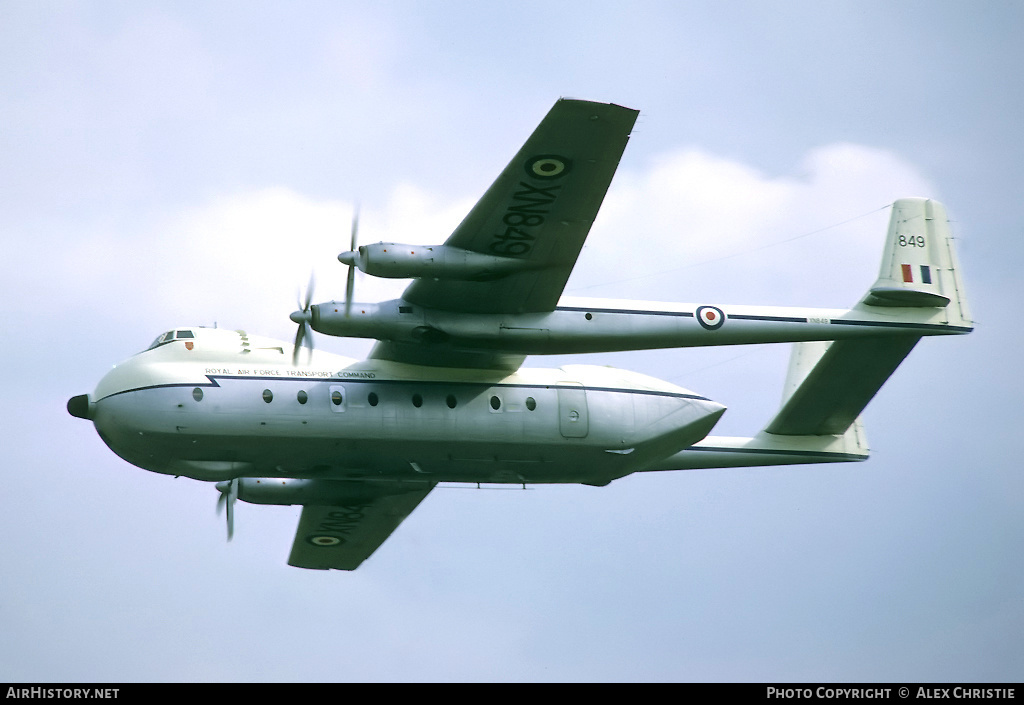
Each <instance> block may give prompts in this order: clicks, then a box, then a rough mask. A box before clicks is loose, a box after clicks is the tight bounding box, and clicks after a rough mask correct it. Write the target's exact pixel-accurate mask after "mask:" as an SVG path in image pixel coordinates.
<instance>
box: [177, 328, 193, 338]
mask: <svg viewBox="0 0 1024 705" xmlns="http://www.w3.org/2000/svg"><path fill="white" fill-rule="evenodd" d="M176 337H177V338H178V339H179V340H181V339H182V338H195V336H194V335H192V331H190V330H179V331H178V332H177V336H176Z"/></svg>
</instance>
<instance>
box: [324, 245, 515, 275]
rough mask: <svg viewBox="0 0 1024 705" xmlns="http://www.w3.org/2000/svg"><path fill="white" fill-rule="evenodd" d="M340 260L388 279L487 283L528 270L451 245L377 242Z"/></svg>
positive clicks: (511, 261) (512, 263)
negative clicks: (453, 280)
mask: <svg viewBox="0 0 1024 705" xmlns="http://www.w3.org/2000/svg"><path fill="white" fill-rule="evenodd" d="M338 260H339V261H341V262H343V263H345V264H348V265H355V266H356V267H358V268H359V269H360V270H361V271H363V272H366V273H367V274H370V275H372V276H375V277H383V278H386V279H414V278H426V279H460V280H469V281H488V280H491V279H498V278H500V277H504V276H506V275H508V274H511V273H512V272H515V271H519V270H522V269H525V268H526V266H527V264H526V263H525V262H523V261H522V260H518V259H513V258H511V257H497V256H495V255H485V254H481V253H479V252H471V251H469V250H463V249H462V248H460V247H449V246H448V245H402V244H400V243H395V242H378V243H376V244H374V245H363V246H361V247H360V248H359V249H358V251H354V252H342V253H341V254H340V255H338Z"/></svg>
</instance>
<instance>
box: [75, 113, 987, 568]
mask: <svg viewBox="0 0 1024 705" xmlns="http://www.w3.org/2000/svg"><path fill="white" fill-rule="evenodd" d="M637 114H638V113H637V111H635V110H630V109H627V108H624V107H620V106H618V105H610V104H601V103H592V102H586V101H580V100H559V101H558V102H557V103H556V104H555V106H554V107H553V108H552V109H551V111H550V112H549V113H548V115H547V116H546V117H545V118H544V120H543V121H542V122H541V123H540V125H539V126H538V127H537V129H536V130H535V131H534V133H533V134H532V135H531V136H530V138H529V139H528V140H527V141H526V144H525V145H523V147H522V149H520V150H519V152H518V153H517V154H516V155H515V157H514V158H513V159H512V161H511V162H510V163H509V165H508V166H507V167H506V168H505V170H504V171H503V172H502V173H501V174H500V175H499V176H498V178H497V180H496V181H495V182H494V184H493V185H492V186H491V187H490V188H489V189H488V190H487V192H486V193H485V194H484V196H483V197H482V198H481V199H480V201H479V202H478V203H477V204H476V205H475V206H474V207H473V208H472V210H471V211H470V212H469V214H468V215H467V216H466V218H465V220H463V221H462V223H461V224H460V225H459V226H458V228H456V230H455V232H454V233H452V235H451V236H450V237H449V238H448V240H447V241H446V242H445V243H444V244H443V245H437V246H434V247H423V246H418V245H416V246H413V245H402V244H396V243H377V244H373V245H366V246H362V247H356V245H355V225H354V224H353V238H352V240H353V243H352V248H351V250H350V251H348V252H344V253H342V254H341V255H339V257H338V259H339V260H341V262H342V263H344V264H346V265H348V284H347V291H346V297H345V299H344V300H343V301H329V302H325V303H320V304H316V305H311V302H312V287H310V288H309V289H307V292H306V297H305V302H304V304H303V305H302V308H301V310H298V311H296V312H294V313H293V314H291V318H292V320H293V321H295V322H296V323H298V326H299V327H298V331H297V334H296V337H295V340H294V342H293V343H287V342H283V341H277V340H269V339H266V338H261V337H257V336H255V335H249V334H248V333H246V332H244V331H229V330H222V329H217V328H204V327H198V326H183V327H179V328H175V329H173V330H170V331H167V332H166V333H163V334H162V335H160V336H158V337H157V339H156V340H155V341H153V344H152V345H151V346H150V347H149V348H148V349H146V350H145V351H143V352H141V353H139V354H137V355H135V356H134V357H132V358H130V359H129V360H127V361H126V362H124V363H122V364H120V365H117V366H116V367H115V368H114V369H113V370H112V371H111V372H110V373H109V374H107V375H106V376H105V377H104V378H103V379H102V380H101V381H100V383H99V385H98V386H97V387H96V390H95V391H94V392H93V393H92V394H85V395H80V396H76V397H73V398H72V399H70V400H69V401H68V404H67V408H68V411H69V412H70V413H71V414H72V415H73V416H77V417H80V418H84V419H90V420H92V422H93V424H94V425H95V427H96V430H97V432H98V433H99V435H100V438H102V439H103V441H104V442H105V443H106V444H107V445H108V446H109V447H110V449H111V450H113V451H114V452H115V453H117V455H119V456H120V457H122V458H124V459H125V460H127V461H128V462H129V463H132V464H134V465H137V466H139V467H141V468H144V469H146V470H151V471H153V472H158V473H164V474H168V475H185V476H187V477H192V478H195V479H197V480H205V481H212V482H217V488H218V489H219V490H220V492H221V496H220V498H219V501H220V502H223V504H226V506H227V512H228V513H227V521H228V535H229V538H230V535H231V531H232V527H233V521H234V519H233V511H232V510H233V506H234V503H235V501H236V500H238V499H241V500H243V501H246V502H252V503H255V504H277V505H294V504H299V505H302V507H303V509H302V516H301V519H300V520H299V526H298V531H297V534H296V536H295V541H294V544H293V547H292V551H291V556H290V559H289V563H290V564H291V565H293V566H298V567H302V568H315V569H330V568H336V569H341V570H353V569H355V568H356V567H357V566H358V565H359V564H360V563H362V562H363V561H364V560H365V559H366V558H367V557H369V556H370V554H372V553H373V552H374V551H375V550H376V549H377V547H378V546H380V545H381V544H382V543H383V542H384V540H385V539H386V538H387V537H388V536H389V535H390V534H391V533H392V532H393V531H394V530H395V529H396V528H397V527H398V525H399V524H400V523H401V521H402V520H403V519H404V518H405V517H406V516H407V515H408V514H409V513H410V512H412V510H413V509H414V508H415V507H416V505H418V504H419V503H420V502H421V501H422V500H423V499H424V498H425V497H426V496H427V495H428V494H429V493H430V491H431V489H433V488H434V486H435V485H436V484H437V483H439V482H456V483H459V482H464V483H515V484H522V485H524V486H525V485H526V484H528V483H529V484H532V483H538V484H539V483H583V484H588V485H606V484H608V483H609V482H611V481H612V480H615V479H617V478H620V477H623V476H625V475H629V474H631V473H635V472H639V471H655V470H684V469H690V468H719V467H737V466H751V465H782V464H795V463H828V462H843V461H858V460H865V459H866V458H867V456H868V449H867V445H866V441H865V437H864V432H863V429H862V427H861V424H860V421H859V415H860V413H861V411H862V410H863V409H864V407H865V406H866V405H867V403H868V401H870V399H871V398H872V397H873V396H874V395H875V393H876V392H877V391H878V389H879V388H880V387H881V385H882V384H883V382H885V380H886V379H887V378H888V377H889V375H890V374H892V372H893V371H894V370H895V369H896V367H897V366H898V365H899V364H900V362H901V361H902V360H903V358H904V357H906V355H907V354H908V353H909V352H910V350H911V349H912V348H913V347H914V345H915V344H916V343H917V341H918V340H920V338H921V337H922V336H931V335H949V334H959V333H969V332H970V331H971V330H972V327H973V323H972V322H971V318H970V314H969V313H968V310H967V306H966V301H965V297H964V293H963V286H962V283H961V280H960V275H959V272H958V270H957V265H956V260H955V255H954V252H953V242H952V239H951V234H950V228H949V224H948V221H947V218H946V214H945V210H944V209H943V207H942V205H940V204H939V203H937V202H935V201H931V200H927V199H920V198H908V199H902V200H899V201H896V202H895V203H894V204H893V206H892V218H891V221H890V224H889V231H888V238H887V241H886V244H885V249H884V252H883V257H882V267H881V272H880V274H879V277H878V279H877V281H875V283H874V284H873V285H872V286H871V287H870V289H868V291H867V293H866V294H865V295H864V297H863V298H862V299H861V300H860V302H859V303H857V304H856V305H855V306H853V308H851V309H849V310H833V309H804V308H772V307H764V306H726V305H715V304H712V303H710V302H708V303H703V304H669V303H650V302H632V303H630V302H622V301H609V300H586V299H561V298H560V297H561V294H562V289H563V287H564V286H565V283H566V280H567V279H568V277H569V273H570V272H571V271H572V268H573V265H574V264H575V262H576V258H577V256H578V255H579V252H580V248H581V247H582V246H583V242H584V240H585V239H586V237H587V233H588V232H589V231H590V227H591V224H592V223H593V222H594V218H595V217H596V216H597V212H598V209H599V208H600V206H601V202H602V200H603V199H604V195H605V192H606V191H607V189H608V186H609V184H610V182H611V179H612V175H613V174H614V173H615V170H616V168H617V166H618V163H619V159H620V158H621V156H622V153H623V150H624V149H625V147H626V141H627V140H628V138H629V133H630V130H631V129H632V127H633V123H634V121H635V120H636V117H637ZM356 268H358V269H359V270H361V271H363V272H365V273H366V274H369V275H373V276H377V277H395V278H410V279H412V280H413V281H412V283H411V284H410V285H409V286H408V288H407V289H406V290H405V293H404V294H403V295H402V297H401V298H400V299H396V300H393V301H385V302H381V303H369V304H366V303H357V302H353V301H352V282H353V275H354V270H355V269H356ZM312 331H317V332H319V333H322V334H325V335H335V336H353V337H361V338H371V339H376V340H377V341H379V342H378V343H377V344H376V346H375V347H374V348H373V351H372V352H371V353H370V356H369V358H368V359H366V360H364V361H356V360H352V359H348V358H343V357H340V356H337V355H333V354H329V353H325V352H323V351H320V350H313V349H312V345H311V335H312ZM787 341H788V342H794V343H795V345H794V348H793V353H792V357H791V361H790V367H789V373H788V378H787V380H786V387H785V389H786V391H785V401H784V403H783V404H782V406H781V408H780V409H779V411H778V413H777V414H776V415H775V417H774V418H773V419H771V420H770V421H769V422H768V424H767V425H766V426H765V427H764V429H763V430H761V431H760V432H759V433H757V434H756V435H754V436H753V437H751V438H732V437H717V436H710V435H708V434H709V433H710V431H711V430H712V428H713V427H714V426H715V423H716V422H717V421H718V419H719V417H720V416H721V415H722V413H723V412H724V411H725V407H724V406H722V405H721V404H719V403H717V402H715V401H712V400H711V399H708V398H705V397H703V396H700V395H699V394H696V393H694V392H691V391H689V390H687V389H683V388H681V387H678V386H675V385H673V384H669V383H668V382H664V381H661V380H658V379H654V378H651V377H648V376H645V375H641V374H637V373H635V372H628V371H625V370H617V369H611V368H607V367H596V366H585V365H571V366H566V367H562V368H559V369H531V368H521V367H520V365H521V363H522V362H523V359H524V358H525V357H526V356H527V355H548V354H557V353H588V352H599V351H613V350H641V349H652V348H676V347H688V346H697V345H702V346H706V345H738V344H745V343H767V342H787ZM307 348H308V349H307Z"/></svg>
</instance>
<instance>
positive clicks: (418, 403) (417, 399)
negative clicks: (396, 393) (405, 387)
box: [412, 394, 423, 409]
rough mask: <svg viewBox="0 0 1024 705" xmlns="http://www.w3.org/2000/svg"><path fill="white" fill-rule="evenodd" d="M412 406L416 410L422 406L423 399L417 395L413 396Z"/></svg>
mask: <svg viewBox="0 0 1024 705" xmlns="http://www.w3.org/2000/svg"><path fill="white" fill-rule="evenodd" d="M412 405H413V406H415V407H416V408H417V409H418V408H420V407H421V406H423V397H422V396H420V395H419V394H413V395H412Z"/></svg>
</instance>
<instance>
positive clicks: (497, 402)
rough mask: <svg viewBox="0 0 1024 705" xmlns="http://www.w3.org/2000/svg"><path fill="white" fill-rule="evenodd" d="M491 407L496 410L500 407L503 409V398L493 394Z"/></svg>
mask: <svg viewBox="0 0 1024 705" xmlns="http://www.w3.org/2000/svg"><path fill="white" fill-rule="evenodd" d="M491 408H492V409H494V410H495V411H498V410H499V409H501V399H499V398H498V397H497V396H492V397H491Z"/></svg>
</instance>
